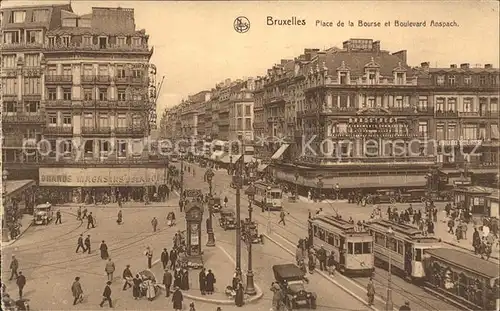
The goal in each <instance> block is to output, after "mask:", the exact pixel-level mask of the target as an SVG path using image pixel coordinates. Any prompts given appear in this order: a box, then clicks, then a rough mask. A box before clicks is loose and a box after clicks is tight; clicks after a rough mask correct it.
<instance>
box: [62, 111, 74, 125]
mask: <svg viewBox="0 0 500 311" xmlns="http://www.w3.org/2000/svg"><path fill="white" fill-rule="evenodd" d="M62 119H63V125H71V124H72V123H73V118H72V117H71V114H70V113H64V114H63V117H62Z"/></svg>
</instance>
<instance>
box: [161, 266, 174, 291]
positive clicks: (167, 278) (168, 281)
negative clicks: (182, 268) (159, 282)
mask: <svg viewBox="0 0 500 311" xmlns="http://www.w3.org/2000/svg"><path fill="white" fill-rule="evenodd" d="M163 285H165V297H169V296H170V286H172V273H170V271H168V269H165V272H164V273H163Z"/></svg>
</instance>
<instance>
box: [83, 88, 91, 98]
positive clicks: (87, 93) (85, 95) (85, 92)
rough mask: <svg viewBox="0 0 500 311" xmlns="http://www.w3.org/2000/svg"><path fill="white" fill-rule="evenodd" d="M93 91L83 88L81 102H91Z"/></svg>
mask: <svg viewBox="0 0 500 311" xmlns="http://www.w3.org/2000/svg"><path fill="white" fill-rule="evenodd" d="M92 92H93V89H92V88H84V89H83V100H93V99H94V96H92V95H93V94H92Z"/></svg>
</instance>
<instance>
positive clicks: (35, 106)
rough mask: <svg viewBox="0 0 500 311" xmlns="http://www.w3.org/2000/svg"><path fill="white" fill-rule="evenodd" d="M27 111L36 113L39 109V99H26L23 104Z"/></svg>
mask: <svg viewBox="0 0 500 311" xmlns="http://www.w3.org/2000/svg"><path fill="white" fill-rule="evenodd" d="M24 107H25V111H26V112H27V113H37V112H38V111H39V110H40V102H39V101H28V102H26V103H25V104H24Z"/></svg>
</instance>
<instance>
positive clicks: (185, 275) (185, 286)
mask: <svg viewBox="0 0 500 311" xmlns="http://www.w3.org/2000/svg"><path fill="white" fill-rule="evenodd" d="M180 287H181V289H182V290H189V271H188V270H187V269H186V268H183V269H182V274H181V286H180Z"/></svg>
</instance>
